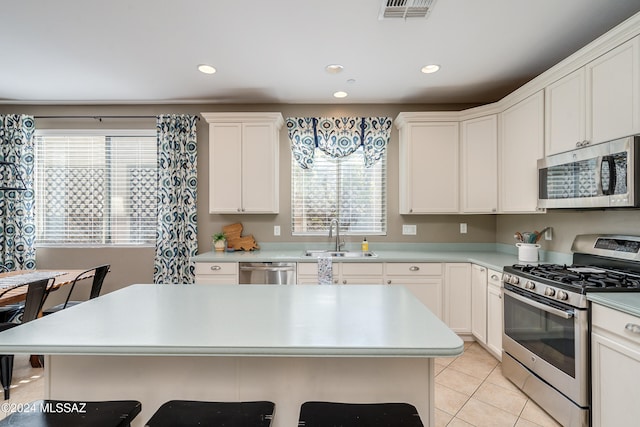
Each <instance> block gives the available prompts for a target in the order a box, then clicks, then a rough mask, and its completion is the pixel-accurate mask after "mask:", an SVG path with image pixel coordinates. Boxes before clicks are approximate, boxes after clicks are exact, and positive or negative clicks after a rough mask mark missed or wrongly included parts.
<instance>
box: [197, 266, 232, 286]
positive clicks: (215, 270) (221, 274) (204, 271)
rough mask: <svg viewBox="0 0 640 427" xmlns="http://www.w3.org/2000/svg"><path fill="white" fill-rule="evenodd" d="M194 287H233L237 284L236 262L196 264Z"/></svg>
mask: <svg viewBox="0 0 640 427" xmlns="http://www.w3.org/2000/svg"><path fill="white" fill-rule="evenodd" d="M195 275H196V277H195V283H196V285H234V284H237V283H238V263H237V262H196V268H195Z"/></svg>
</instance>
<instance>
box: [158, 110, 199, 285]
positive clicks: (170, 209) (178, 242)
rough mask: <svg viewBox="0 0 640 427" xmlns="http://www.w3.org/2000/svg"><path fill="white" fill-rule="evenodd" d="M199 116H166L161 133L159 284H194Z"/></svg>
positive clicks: (163, 117) (162, 122)
mask: <svg viewBox="0 0 640 427" xmlns="http://www.w3.org/2000/svg"><path fill="white" fill-rule="evenodd" d="M196 121H197V117H196V116H189V115H163V116H159V117H158V119H157V131H158V228H157V233H156V256H155V263H154V264H155V265H154V272H153V279H154V282H155V283H193V282H194V278H195V271H194V270H195V264H194V263H193V261H192V258H193V257H194V256H195V255H196V254H197V252H198V241H197V235H198V230H197V216H196V201H197V199H196V195H197V189H198V179H197V176H196V168H197V139H196Z"/></svg>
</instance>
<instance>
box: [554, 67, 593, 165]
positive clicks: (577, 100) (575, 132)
mask: <svg viewBox="0 0 640 427" xmlns="http://www.w3.org/2000/svg"><path fill="white" fill-rule="evenodd" d="M585 88H586V83H585V70H584V68H580V69H579V70H576V71H574V72H573V73H571V74H569V75H567V76H565V77H563V78H562V79H560V80H558V81H557V82H555V83H552V84H550V85H549V86H548V87H547V88H545V93H544V97H545V154H546V155H547V156H549V155H551V154H557V153H562V152H564V151H569V150H573V149H575V148H576V147H577V144H578V143H582V142H583V141H584V140H585V139H586V134H585V128H586V123H585V117H586V98H585Z"/></svg>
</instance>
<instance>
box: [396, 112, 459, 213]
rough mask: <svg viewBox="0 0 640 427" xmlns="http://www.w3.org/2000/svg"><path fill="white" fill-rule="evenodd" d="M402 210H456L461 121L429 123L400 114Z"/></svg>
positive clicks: (432, 211)
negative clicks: (459, 122) (459, 123)
mask: <svg viewBox="0 0 640 427" xmlns="http://www.w3.org/2000/svg"><path fill="white" fill-rule="evenodd" d="M396 126H397V127H398V129H399V130H400V213H401V214H429V213H457V212H458V198H459V191H458V185H459V178H458V177H459V159H458V154H459V150H458V144H459V141H458V138H459V136H458V133H459V132H458V127H459V125H458V122H457V121H454V122H435V121H434V122H430V121H424V120H420V119H416V118H415V117H412V118H407V117H406V116H405V115H404V113H400V115H399V116H398V119H397V120H396Z"/></svg>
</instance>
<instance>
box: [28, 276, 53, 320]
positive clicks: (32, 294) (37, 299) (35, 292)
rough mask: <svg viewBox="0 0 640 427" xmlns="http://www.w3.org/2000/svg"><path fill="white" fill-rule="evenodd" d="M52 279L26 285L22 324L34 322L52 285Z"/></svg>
mask: <svg viewBox="0 0 640 427" xmlns="http://www.w3.org/2000/svg"><path fill="white" fill-rule="evenodd" d="M54 280H55V279H54V278H51V279H43V280H38V281H36V282H31V283H27V284H26V286H28V288H27V297H26V300H25V302H24V314H23V315H22V323H27V322H30V321H32V320H35V319H36V318H37V317H38V314H40V311H41V310H42V306H43V305H44V301H45V300H46V299H47V295H49V287H50V286H51V285H53V282H54Z"/></svg>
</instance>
